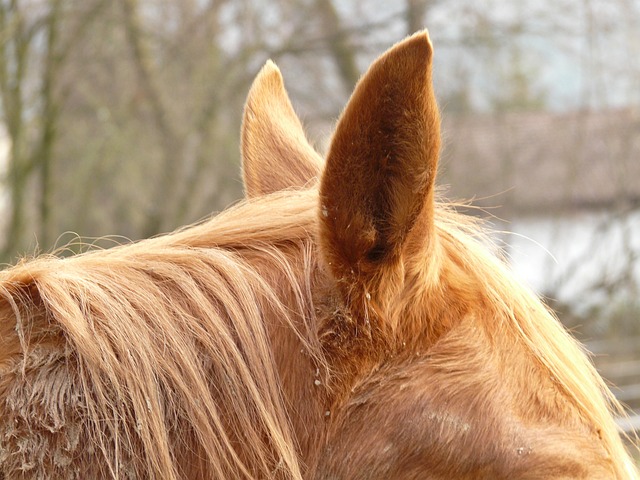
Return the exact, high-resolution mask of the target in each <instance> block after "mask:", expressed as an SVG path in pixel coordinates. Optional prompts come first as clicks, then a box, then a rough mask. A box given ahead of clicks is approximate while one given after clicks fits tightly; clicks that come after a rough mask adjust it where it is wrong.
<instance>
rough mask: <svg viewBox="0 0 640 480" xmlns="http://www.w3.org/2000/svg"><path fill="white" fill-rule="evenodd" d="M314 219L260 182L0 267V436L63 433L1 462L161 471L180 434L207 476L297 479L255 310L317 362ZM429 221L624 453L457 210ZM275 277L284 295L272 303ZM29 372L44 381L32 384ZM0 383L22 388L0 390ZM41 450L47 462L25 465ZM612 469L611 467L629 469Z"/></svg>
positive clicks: (563, 336)
mask: <svg viewBox="0 0 640 480" xmlns="http://www.w3.org/2000/svg"><path fill="white" fill-rule="evenodd" d="M274 211H275V212H278V214H277V215H268V213H272V212H274ZM316 216H317V191H316V190H315V188H312V189H310V190H301V191H286V192H280V193H274V194H271V195H268V196H265V197H261V198H257V199H250V200H245V201H243V202H241V203H240V204H238V205H236V206H235V207H232V208H231V209H229V210H226V211H225V212H223V213H222V214H220V215H218V216H217V217H214V218H213V219H211V220H208V221H206V222H203V223H201V224H199V225H195V226H192V227H188V228H184V229H182V230H179V231H176V232H174V233H172V234H169V235H165V236H160V237H156V238H153V239H149V240H144V241H140V242H138V243H133V244H130V245H125V246H120V247H115V248H113V249H110V250H103V251H92V252H88V253H85V254H81V255H78V256H75V257H71V258H66V259H59V258H55V257H53V256H45V257H40V258H37V259H35V260H31V261H28V262H22V263H20V264H19V265H17V266H16V267H13V268H11V269H9V270H5V271H4V272H1V273H0V279H1V283H0V292H1V294H2V297H3V304H2V305H1V306H0V311H1V312H2V314H3V316H5V317H6V316H7V315H10V314H13V315H14V317H15V320H16V323H15V329H14V328H13V326H12V328H11V331H8V330H7V331H2V332H0V333H2V334H3V338H5V342H6V343H7V344H10V342H9V341H7V340H6V339H7V338H10V337H11V336H12V335H14V336H17V337H18V339H19V345H20V348H21V350H22V355H21V356H20V357H19V358H20V360H10V359H12V358H14V359H15V358H18V357H15V356H14V357H12V356H10V355H9V356H8V357H5V358H4V359H2V358H0V370H5V371H9V372H10V375H9V376H11V375H12V376H14V377H18V376H23V377H26V378H28V379H29V381H28V382H26V383H25V382H13V383H12V382H11V381H10V380H9V379H8V378H7V377H8V376H7V375H5V376H3V380H2V381H3V383H0V396H2V397H3V398H7V402H8V405H11V408H10V409H9V410H8V413H7V414H8V415H9V417H6V420H7V421H6V422H4V424H3V426H2V428H3V430H2V431H0V435H2V436H3V438H4V441H5V442H7V441H18V440H16V439H17V438H18V437H19V429H20V428H28V426H29V425H30V423H31V422H33V421H34V420H36V419H38V420H39V421H41V422H44V424H46V425H49V427H48V428H49V429H50V431H51V432H56V431H60V430H65V431H68V432H71V434H72V435H73V434H75V435H76V437H75V438H71V437H69V438H67V439H66V443H65V444H64V445H62V444H60V445H48V444H47V443H46V442H47V441H48V440H47V437H46V436H43V437H42V438H41V442H40V443H37V444H29V445H24V446H23V448H22V449H21V452H22V456H21V458H15V459H13V460H12V461H14V462H21V463H22V467H23V468H24V469H25V470H28V469H29V468H37V467H36V465H38V464H42V465H47V464H49V465H50V464H54V465H56V466H58V467H60V468H62V467H64V465H65V462H67V461H68V460H66V459H67V458H68V457H69V456H70V455H74V454H76V455H77V454H79V453H78V452H74V450H75V449H76V448H79V446H81V445H85V444H88V445H96V446H97V448H98V449H99V453H100V455H101V457H102V460H101V461H100V462H94V463H91V462H88V463H87V464H88V465H94V466H95V468H97V469H99V470H96V471H92V472H80V474H79V476H82V474H84V475H87V474H89V475H94V476H97V474H98V473H100V474H108V475H110V476H111V477H113V478H121V477H123V478H127V477H134V476H135V475H138V476H139V475H141V474H142V475H143V476H144V475H147V476H150V477H151V478H169V479H175V478H180V477H181V476H182V475H183V474H184V472H181V471H180V470H179V467H178V466H177V465H178V462H176V459H177V457H178V456H180V455H185V454H186V453H185V451H181V450H180V448H181V447H180V446H182V447H184V448H186V447H185V446H186V445H191V444H193V443H194V442H195V444H196V445H197V446H198V450H197V451H196V452H195V458H196V459H197V460H198V461H200V462H203V463H204V464H206V465H207V467H208V468H209V471H210V472H211V478H254V477H259V478H283V479H301V478H302V473H301V472H302V471H303V469H304V466H303V465H301V464H300V461H299V459H298V455H297V448H298V446H297V445H296V444H295V442H294V441H293V436H292V432H291V426H290V419H289V418H288V417H287V414H286V408H285V404H284V400H283V397H282V393H281V391H280V390H279V387H278V385H279V382H278V378H277V377H278V375H277V372H276V369H275V367H274V360H273V353H272V348H271V345H270V339H269V337H268V334H267V331H266V326H265V318H266V317H267V316H268V315H267V314H266V313H265V312H267V311H268V312H276V313H277V316H278V318H281V319H282V321H283V322H284V323H285V324H286V325H288V326H289V327H292V328H294V329H295V331H296V332H297V335H298V336H299V339H300V342H301V345H303V347H304V348H305V349H306V351H307V353H308V354H309V355H310V356H311V357H312V358H314V359H315V362H316V363H317V364H318V365H324V366H327V362H326V359H324V356H323V355H324V354H323V350H322V346H321V345H320V342H319V341H318V338H317V332H316V330H317V328H316V327H314V325H312V324H311V323H310V320H311V319H312V318H313V311H314V306H313V298H312V294H311V282H312V279H311V272H312V270H313V269H314V266H315V265H316V259H315V256H316V253H315V251H314V248H315V247H314V242H315V236H316V228H317V226H316V222H317V220H316ZM435 224H436V231H437V238H438V243H439V245H440V247H441V248H440V249H439V250H437V251H438V252H439V253H438V255H439V256H440V257H441V258H439V259H438V260H437V262H435V264H440V265H441V267H442V268H444V267H443V266H444V264H445V263H446V262H458V263H460V264H463V265H464V266H465V270H466V271H468V272H474V275H475V276H476V278H477V279H481V281H482V285H483V288H484V290H485V294H486V295H487V296H488V298H490V299H491V309H492V315H493V316H495V318H496V319H497V321H496V325H499V328H505V329H507V330H509V331H511V332H512V333H513V334H514V335H515V336H517V337H518V338H519V339H521V341H522V342H523V343H524V345H525V346H526V348H527V349H528V350H529V351H530V352H531V354H532V355H533V356H534V357H535V358H536V359H537V360H538V361H539V362H540V364H541V365H543V366H544V368H546V369H547V370H548V371H549V374H550V375H551V376H552V378H554V381H555V382H556V383H557V384H558V385H559V387H560V388H561V389H562V390H563V391H564V392H565V393H566V394H567V396H568V397H569V398H570V399H571V401H573V402H574V403H575V406H576V408H578V409H579V411H580V413H581V415H582V416H583V417H584V419H585V420H586V421H588V422H592V423H593V424H595V425H600V426H601V430H600V431H599V432H598V434H599V435H600V437H601V438H602V441H603V443H604V445H605V448H606V449H607V451H608V453H609V455H610V456H611V458H612V459H628V456H627V454H626V452H625V451H624V447H623V446H622V444H621V442H620V440H619V434H618V432H617V431H616V429H615V426H614V424H613V422H612V421H611V415H612V414H621V413H622V412H623V409H622V407H621V406H620V404H619V403H618V402H617V401H616V400H615V398H614V397H613V395H612V394H611V393H610V391H609V390H608V388H607V387H606V385H605V384H604V382H603V381H602V380H601V378H600V377H599V376H598V374H597V373H596V371H595V369H594V367H593V365H592V364H591V363H590V362H589V360H588V358H587V357H586V355H585V354H584V352H583V351H582V349H581V347H580V346H579V344H578V343H577V342H576V341H575V340H574V339H573V338H572V337H571V336H570V335H569V334H568V333H567V332H566V330H565V329H564V328H563V327H562V325H561V324H560V323H559V322H558V320H557V319H556V318H555V317H554V316H553V314H552V313H551V312H550V311H549V310H548V309H547V308H546V307H545V306H544V305H543V304H542V303H541V302H540V300H539V299H538V298H537V297H536V296H535V295H534V294H533V293H531V292H530V290H528V289H527V288H526V287H523V286H522V285H521V284H520V283H518V282H517V281H516V280H514V278H513V276H512V274H511V273H509V272H508V270H507V268H506V267H505V266H504V265H503V263H502V262H501V261H500V260H498V259H496V258H495V257H494V256H492V255H490V254H488V253H487V248H486V245H485V240H483V239H484V235H483V233H482V229H481V228H479V227H478V226H477V225H476V224H475V222H474V221H473V220H469V219H468V217H464V216H462V215H460V214H458V213H456V212H455V211H454V209H452V208H451V207H450V206H449V205H447V204H446V203H444V202H440V203H439V204H438V205H437V206H436V215H435ZM267 271H269V272H272V273H271V281H269V279H268V276H266V275H264V272H267ZM273 272H277V273H273ZM431 274H432V275H438V274H439V273H438V272H436V271H434V272H432V273H431ZM274 279H278V280H276V281H273V280H274ZM283 280H284V281H283ZM285 284H286V288H289V289H291V291H292V292H293V297H294V298H295V302H294V304H293V305H288V306H285V305H284V304H283V302H282V300H281V298H282V295H283V292H282V288H283V287H282V285H285ZM6 323H7V322H4V324H5V325H6ZM2 328H6V327H2ZM3 362H4V363H3ZM7 362H9V363H7ZM10 362H14V363H10ZM327 368H328V367H327ZM42 369H44V370H48V371H49V372H54V373H56V375H57V377H55V378H58V379H59V381H58V382H51V381H50V380H49V381H48V383H42V382H39V379H40V377H39V376H38V370H42ZM62 375H65V376H66V377H67V378H71V379H73V380H71V381H66V382H63V381H62V377H61V376H62ZM43 378H44V377H43ZM9 385H20V386H19V387H15V388H20V389H25V388H27V389H30V390H29V391H27V392H25V391H22V390H9V391H7V389H8V388H9ZM21 399H22V400H21ZM25 399H29V401H28V402H26V401H25ZM80 399H83V400H82V401H81V400H80ZM114 399H119V401H118V402H114ZM12 402H13V403H12ZM65 406H67V407H65ZM106 412H111V415H107V416H105V413H106ZM78 435H79V436H78ZM86 435H89V436H90V438H85V437H83V436H86ZM238 442H240V443H241V444H242V448H241V449H240V448H238V447H237V445H238ZM142 451H144V452H145V455H141V452H142ZM44 452H52V453H51V455H52V456H53V458H47V459H45V460H46V461H44V462H42V461H40V462H37V461H36V459H38V458H39V457H38V455H40V458H39V460H42V455H45V453H44ZM137 455H140V458H143V459H145V460H143V461H142V463H141V461H140V460H139V459H138V458H137ZM0 459H1V460H3V461H9V460H7V459H3V458H2V457H1V456H0ZM614 461H615V460H614ZM617 469H618V471H619V472H618V473H619V474H620V476H621V477H622V476H623V472H625V471H631V470H633V467H632V466H631V464H630V463H629V464H628V465H618V466H617ZM627 469H628V470H627ZM30 471H32V470H30ZM61 471H62V470H61Z"/></svg>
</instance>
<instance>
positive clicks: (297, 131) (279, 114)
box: [241, 60, 323, 197]
mask: <svg viewBox="0 0 640 480" xmlns="http://www.w3.org/2000/svg"><path fill="white" fill-rule="evenodd" d="M241 149H242V172H243V178H244V187H245V194H246V196H247V197H255V196H259V195H266V194H268V193H272V192H276V191H279V190H283V189H285V188H292V187H304V186H305V185H307V184H309V183H310V182H312V181H313V180H314V179H315V178H317V177H319V175H320V171H321V169H322V163H323V162H322V159H321V158H320V156H319V155H318V153H316V151H315V150H314V149H313V147H311V145H309V142H308V141H307V139H306V137H305V134H304V130H303V128H302V124H301V123H300V120H299V119H298V116H297V115H296V113H295V111H294V110H293V107H292V105H291V102H290V101H289V97H288V96H287V92H286V90H285V88H284V82H283V80H282V75H281V74H280V70H278V67H277V66H276V65H275V63H273V62H272V61H271V60H269V61H268V62H267V63H266V65H265V66H264V67H262V70H260V73H258V76H257V77H256V79H255V80H254V81H253V85H252V86H251V90H250V91H249V96H248V98H247V103H246V105H245V108H244V116H243V120H242V143H241Z"/></svg>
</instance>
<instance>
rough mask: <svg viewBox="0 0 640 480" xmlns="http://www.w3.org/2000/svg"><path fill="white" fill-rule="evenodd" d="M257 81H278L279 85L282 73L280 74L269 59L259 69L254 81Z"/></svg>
mask: <svg viewBox="0 0 640 480" xmlns="http://www.w3.org/2000/svg"><path fill="white" fill-rule="evenodd" d="M258 79H262V80H267V79H270V80H275V81H278V82H279V83H283V81H282V73H280V69H279V68H278V66H277V65H276V64H275V62H274V61H273V60H271V59H269V60H267V61H266V62H265V64H264V65H263V67H262V68H261V69H260V72H258V76H257V77H256V80H258Z"/></svg>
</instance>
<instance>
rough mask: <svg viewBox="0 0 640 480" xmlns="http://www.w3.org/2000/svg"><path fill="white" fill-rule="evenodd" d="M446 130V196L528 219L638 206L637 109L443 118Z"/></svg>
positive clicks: (639, 137) (443, 176) (443, 177)
mask: <svg viewBox="0 0 640 480" xmlns="http://www.w3.org/2000/svg"><path fill="white" fill-rule="evenodd" d="M443 132H444V133H443V138H444V151H443V156H442V161H441V168H440V170H441V171H440V180H439V183H440V184H443V183H444V184H449V185H450V188H449V191H448V192H447V196H448V197H449V198H457V199H460V198H462V199H473V203H474V204H476V205H480V206H483V207H493V206H503V207H505V209H506V210H507V211H509V212H518V213H532V214H538V213H545V212H548V211H549V210H550V209H553V210H577V209H596V208H612V207H615V208H620V207H623V208H640V111H639V110H634V109H619V110H608V111H598V112H588V111H583V112H574V113H567V114H557V113H550V112H522V113H502V114H472V115H469V114H465V115H447V114H446V113H445V116H444V121H443ZM503 211H504V210H501V212H503Z"/></svg>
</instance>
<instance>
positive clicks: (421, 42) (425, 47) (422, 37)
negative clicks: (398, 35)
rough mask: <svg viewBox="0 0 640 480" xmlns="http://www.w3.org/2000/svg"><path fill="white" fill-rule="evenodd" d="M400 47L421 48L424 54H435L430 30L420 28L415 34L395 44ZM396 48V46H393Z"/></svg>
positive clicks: (428, 55)
mask: <svg viewBox="0 0 640 480" xmlns="http://www.w3.org/2000/svg"><path fill="white" fill-rule="evenodd" d="M395 48H398V49H415V50H419V51H420V52H421V53H422V54H423V55H424V56H427V57H430V56H431V55H432V54H433V43H432V42H431V37H430V36H429V30H427V29H426V28H425V29H424V30H418V31H417V32H415V33H414V34H413V35H410V36H409V37H407V38H405V39H404V40H402V41H400V42H399V43H397V44H396V45H395ZM392 49H394V48H392Z"/></svg>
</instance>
